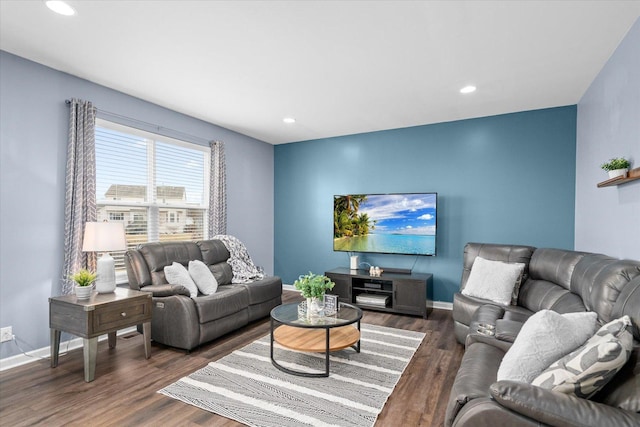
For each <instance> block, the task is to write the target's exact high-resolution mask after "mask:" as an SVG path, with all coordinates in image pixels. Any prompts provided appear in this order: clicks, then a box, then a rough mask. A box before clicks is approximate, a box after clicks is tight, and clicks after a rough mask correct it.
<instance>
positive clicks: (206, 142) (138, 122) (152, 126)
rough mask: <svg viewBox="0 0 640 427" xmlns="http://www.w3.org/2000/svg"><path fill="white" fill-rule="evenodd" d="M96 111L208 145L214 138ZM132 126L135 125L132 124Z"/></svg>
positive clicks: (67, 102)
mask: <svg viewBox="0 0 640 427" xmlns="http://www.w3.org/2000/svg"><path fill="white" fill-rule="evenodd" d="M64 102H65V103H66V104H71V99H66V100H65V101H64ZM96 111H97V112H98V113H100V114H101V115H106V116H107V117H111V118H118V119H124V120H126V121H127V122H132V123H137V124H139V125H144V126H146V127H149V128H151V129H156V131H157V132H158V133H160V132H163V131H164V132H168V133H169V134H168V135H164V136H169V137H171V136H173V137H180V136H182V137H183V138H187V139H189V140H191V142H203V143H205V144H207V145H209V143H210V142H211V141H212V140H209V139H206V138H202V137H199V136H194V135H190V134H188V133H185V132H181V131H179V130H175V129H170V128H167V127H164V126H160V125H157V124H155V123H149V122H145V121H143V120H139V119H136V118H133V117H127V116H123V115H122V114H118V113H112V112H110V111H106V110H102V109H100V108H96ZM119 124H124V123H119ZM132 127H135V126H132ZM141 130H147V129H141ZM147 131H148V130H147Z"/></svg>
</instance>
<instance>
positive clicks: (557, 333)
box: [497, 310, 597, 383]
mask: <svg viewBox="0 0 640 427" xmlns="http://www.w3.org/2000/svg"><path fill="white" fill-rule="evenodd" d="M596 319H597V314H596V313H595V312H582V313H567V314H559V313H556V312H555V311H552V310H541V311H539V312H537V313H535V314H534V315H533V316H531V317H530V318H529V319H527V321H526V322H525V323H524V325H522V329H521V330H520V332H519V333H518V336H517V337H516V339H515V341H514V342H513V345H512V346H511V348H510V349H509V350H508V351H507V353H506V354H505V355H504V357H503V359H502V362H501V363H500V367H499V368H498V378H497V379H498V381H501V380H510V381H520V382H525V383H530V382H531V381H533V379H534V378H536V377H537V376H538V375H540V373H541V372H542V371H544V370H545V369H546V368H547V367H549V365H551V364H552V363H553V362H555V361H556V360H558V359H559V358H561V357H562V356H564V355H566V354H568V353H569V352H571V351H573V350H575V349H576V348H578V347H579V346H581V345H582V344H584V342H585V341H586V340H587V339H589V337H591V336H592V335H593V334H594V332H595V331H596Z"/></svg>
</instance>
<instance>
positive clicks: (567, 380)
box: [531, 316, 633, 399]
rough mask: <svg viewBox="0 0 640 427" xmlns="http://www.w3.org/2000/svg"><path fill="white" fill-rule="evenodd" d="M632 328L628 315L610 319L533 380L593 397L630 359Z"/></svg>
mask: <svg viewBox="0 0 640 427" xmlns="http://www.w3.org/2000/svg"><path fill="white" fill-rule="evenodd" d="M630 329H631V319H630V318H629V316H624V317H621V318H620V319H616V320H613V321H611V322H609V323H607V324H606V325H604V326H603V327H602V328H600V329H599V330H598V332H596V334H595V335H594V336H592V337H591V338H589V339H588V340H587V342H586V343H584V345H582V346H581V347H579V348H578V349H577V350H575V351H572V352H571V353H569V354H567V355H566V356H564V357H563V358H562V359H560V360H558V361H556V362H555V363H553V364H552V365H551V366H549V367H548V368H547V369H546V370H545V371H544V372H542V374H540V375H539V376H538V377H537V378H535V379H534V380H533V381H532V383H531V384H533V385H537V386H539V387H542V388H546V389H550V390H553V391H558V392H560V393H565V394H573V395H575V396H578V397H581V398H583V399H588V398H590V397H591V396H593V395H594V394H595V393H596V392H597V391H598V390H600V389H601V388H602V387H604V386H605V385H606V384H607V383H608V382H609V380H611V379H612V378H613V377H614V376H615V375H616V374H617V373H618V371H619V370H620V369H622V367H623V366H624V365H625V363H627V360H629V356H630V355H631V350H632V349H633V335H631V332H630Z"/></svg>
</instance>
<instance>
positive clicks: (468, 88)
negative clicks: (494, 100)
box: [460, 85, 476, 93]
mask: <svg viewBox="0 0 640 427" xmlns="http://www.w3.org/2000/svg"><path fill="white" fill-rule="evenodd" d="M475 91H476V87H475V86H471V85H469V86H465V87H463V88H462V89H460V93H471V92H475Z"/></svg>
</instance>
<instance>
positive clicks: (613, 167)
mask: <svg viewBox="0 0 640 427" xmlns="http://www.w3.org/2000/svg"><path fill="white" fill-rule="evenodd" d="M629 166H631V163H629V160H627V159H625V158H624V157H614V158H613V159H610V160H609V161H608V162H606V163H603V164H602V165H600V167H601V168H602V169H604V170H605V171H607V172H608V173H609V178H615V177H617V176H621V175H622V176H624V175H626V174H627V171H628V170H629Z"/></svg>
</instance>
